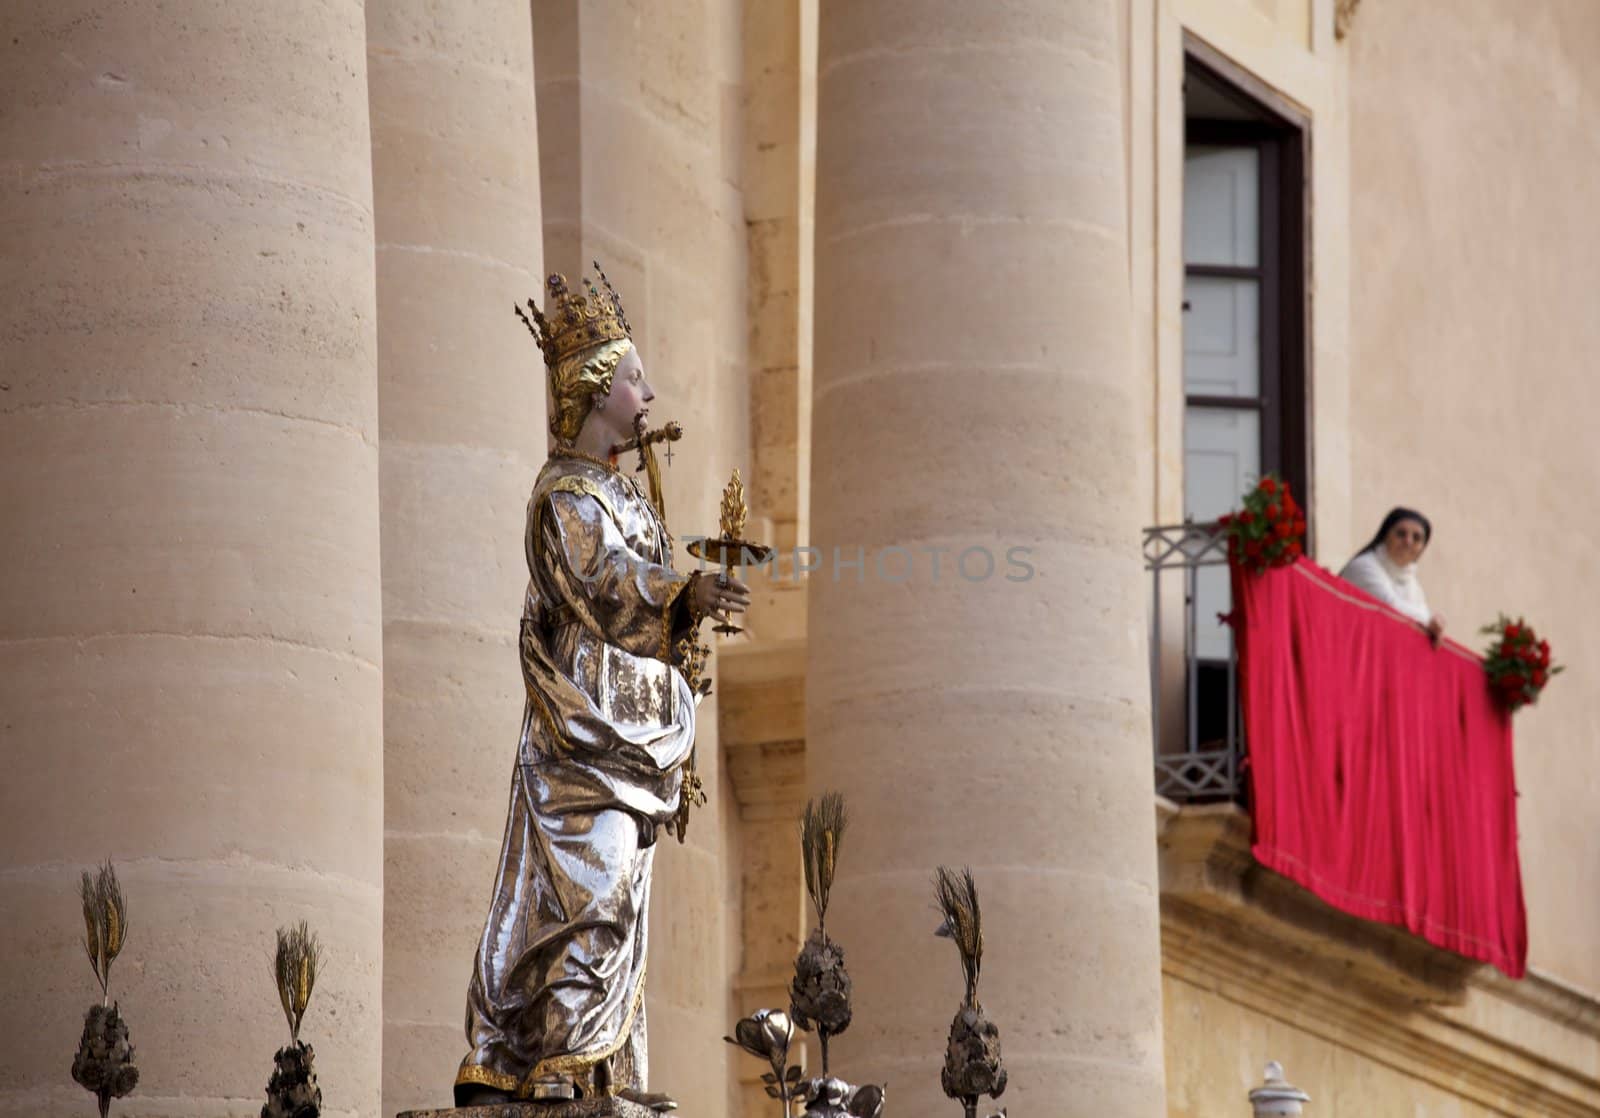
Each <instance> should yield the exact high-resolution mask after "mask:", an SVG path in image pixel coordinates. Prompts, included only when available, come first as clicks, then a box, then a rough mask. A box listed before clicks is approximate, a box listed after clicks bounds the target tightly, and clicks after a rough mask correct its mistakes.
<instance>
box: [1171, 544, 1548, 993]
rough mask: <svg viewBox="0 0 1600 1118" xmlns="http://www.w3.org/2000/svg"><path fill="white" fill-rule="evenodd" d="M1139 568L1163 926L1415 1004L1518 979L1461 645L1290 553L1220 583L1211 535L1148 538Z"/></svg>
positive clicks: (1222, 554) (1503, 859)
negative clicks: (1146, 581) (1470, 985)
mask: <svg viewBox="0 0 1600 1118" xmlns="http://www.w3.org/2000/svg"><path fill="white" fill-rule="evenodd" d="M1144 559H1145V569H1146V571H1147V572H1148V573H1149V574H1150V578H1151V583H1150V585H1151V599H1150V618H1151V639H1150V657H1151V659H1150V669H1151V710H1152V741H1153V758H1152V759H1153V769H1154V778H1155V780H1154V783H1155V791H1156V793H1157V797H1158V799H1157V802H1158V822H1159V826H1160V834H1161V856H1162V857H1161V861H1162V890H1163V913H1164V916H1167V917H1170V918H1172V919H1176V920H1178V924H1180V925H1183V926H1187V927H1193V926H1195V925H1196V924H1197V922H1198V923H1199V924H1205V925H1207V926H1210V927H1211V928H1212V929H1213V932H1214V933H1215V934H1216V935H1217V936H1218V937H1220V938H1221V939H1224V940H1225V939H1227V938H1229V937H1234V938H1242V939H1246V940H1252V941H1254V942H1255V943H1256V944H1257V946H1258V947H1260V948H1263V949H1265V948H1268V947H1269V946H1270V948H1271V949H1273V950H1275V951H1276V952H1277V953H1279V954H1280V955H1283V956H1284V957H1294V958H1297V959H1299V960H1301V964H1299V965H1314V966H1315V967H1318V968H1323V967H1327V966H1331V967H1332V968H1333V969H1332V971H1330V972H1329V974H1330V977H1332V976H1333V975H1334V974H1338V975H1342V976H1343V978H1344V980H1345V981H1349V982H1353V983H1355V984H1358V985H1368V986H1371V987H1373V988H1374V990H1377V991H1382V992H1384V993H1385V996H1390V997H1393V996H1399V997H1402V998H1405V999H1407V1000H1411V1001H1417V1002H1441V1001H1443V1002H1449V1001H1451V1000H1453V999H1455V998H1457V997H1459V996H1460V995H1461V992H1462V990H1463V989H1464V988H1465V984H1466V982H1467V980H1468V978H1469V977H1470V976H1471V975H1472V974H1473V973H1474V972H1475V971H1477V970H1478V969H1479V968H1480V966H1481V964H1482V963H1483V962H1493V963H1494V964H1495V965H1496V966H1498V967H1499V968H1500V969H1502V970H1503V971H1505V972H1506V973H1507V974H1509V975H1511V976H1513V977H1520V976H1521V974H1522V973H1523V967H1524V963H1525V958H1526V928H1525V917H1524V915H1523V902H1522V891H1521V880H1520V878H1521V875H1520V868H1519V866H1518V860H1517V851H1516V820H1515V799H1514V797H1515V790H1514V782H1513V778H1512V772H1511V731H1510V723H1509V719H1508V717H1507V716H1506V715H1505V713H1504V712H1503V711H1502V710H1501V709H1500V708H1499V706H1498V705H1497V703H1496V702H1495V700H1494V698H1493V696H1492V695H1491V694H1490V691H1489V688H1488V687H1487V685H1486V683H1485V682H1484V680H1483V678H1482V667H1481V663H1480V661H1479V659H1478V658H1477V656H1476V654H1475V653H1473V652H1472V651H1471V650H1470V649H1466V648H1463V647H1462V646H1460V645H1455V644H1452V643H1450V642H1446V643H1445V645H1444V646H1443V647H1441V648H1439V649H1438V650H1436V651H1435V650H1434V649H1433V648H1432V647H1431V646H1430V645H1429V643H1428V641H1427V639H1426V638H1425V637H1424V636H1423V635H1422V634H1421V633H1420V631H1419V630H1418V629H1417V627H1416V626H1415V625H1414V624H1412V623H1411V622H1409V621H1406V620H1405V619H1404V618H1401V617H1400V616H1399V615H1397V614H1395V613H1394V612H1393V611H1392V610H1390V609H1389V608H1388V607H1387V606H1384V605H1383V604H1382V603H1379V602H1377V601H1376V600H1374V599H1372V598H1370V597H1368V596H1367V595H1365V594H1363V593H1362V592H1361V591H1359V590H1357V589H1355V588H1354V587H1351V586H1349V585H1348V584H1347V583H1344V582H1342V581H1341V580H1339V579H1337V578H1336V577H1334V576H1333V575H1331V574H1329V573H1328V572H1327V571H1325V570H1322V569H1321V568H1319V567H1317V566H1316V565H1314V564H1312V563H1310V562H1308V561H1305V560H1302V561H1301V562H1299V563H1297V564H1294V565H1292V566H1290V567H1284V568H1277V569H1274V570H1271V571H1268V572H1266V573H1264V574H1261V575H1238V576H1237V577H1232V576H1233V575H1234V572H1230V569H1229V566H1228V561H1227V549H1226V540H1225V537H1224V536H1223V535H1222V534H1221V533H1220V532H1219V531H1218V529H1217V527H1216V526H1215V525H1211V524H1184V525H1177V526H1167V527H1156V528H1151V529H1148V530H1147V531H1146V533H1145V538H1144ZM1234 594H1237V595H1238V596H1239V601H1238V602H1237V603H1236V604H1235V603H1234V602H1233V600H1232V596H1233V595H1234ZM1224 614H1227V615H1228V621H1226V622H1225V621H1224V620H1223V617H1222V615H1224ZM1393 680H1404V681H1405V684H1404V686H1400V687H1397V686H1393V685H1392V682H1391V681H1393ZM1247 743H1248V750H1247ZM1175 926H1176V925H1175Z"/></svg>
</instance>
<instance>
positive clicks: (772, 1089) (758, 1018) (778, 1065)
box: [722, 1009, 800, 1118]
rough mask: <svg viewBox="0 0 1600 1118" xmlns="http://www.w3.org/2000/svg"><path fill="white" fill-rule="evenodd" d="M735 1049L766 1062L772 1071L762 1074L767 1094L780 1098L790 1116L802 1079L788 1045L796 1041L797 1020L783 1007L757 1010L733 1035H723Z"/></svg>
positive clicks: (786, 1114) (784, 1110) (784, 1112)
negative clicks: (795, 1090) (793, 1095)
mask: <svg viewBox="0 0 1600 1118" xmlns="http://www.w3.org/2000/svg"><path fill="white" fill-rule="evenodd" d="M722 1039H723V1040H725V1041H727V1042H728V1043H729V1044H731V1045H733V1046H734V1047H736V1048H742V1049H743V1050H744V1051H746V1052H748V1053H750V1055H752V1056H754V1057H756V1058H757V1059H760V1060H765V1061H767V1063H768V1064H770V1065H771V1066H772V1070H771V1071H769V1072H766V1073H765V1074H763V1075H762V1076H761V1082H763V1083H765V1084H766V1085H767V1094H768V1095H769V1096H771V1097H772V1098H775V1099H777V1100H778V1102H779V1104H780V1105H781V1106H782V1107H783V1115H784V1118H788V1114H789V1099H790V1097H791V1091H792V1089H793V1086H794V1084H795V1083H797V1082H798V1081H799V1079H800V1066H799V1065H798V1064H794V1065H791V1064H790V1063H789V1045H790V1043H791V1042H792V1041H793V1040H794V1023H793V1022H792V1021H790V1020H789V1015H788V1014H787V1013H785V1012H784V1011H783V1010H781V1009H758V1010H756V1011H755V1012H754V1013H752V1014H751V1015H750V1016H749V1017H746V1018H744V1019H743V1020H742V1021H740V1022H739V1023H738V1024H737V1025H735V1026H734V1027H733V1035H732V1036H725V1037H723V1038H722Z"/></svg>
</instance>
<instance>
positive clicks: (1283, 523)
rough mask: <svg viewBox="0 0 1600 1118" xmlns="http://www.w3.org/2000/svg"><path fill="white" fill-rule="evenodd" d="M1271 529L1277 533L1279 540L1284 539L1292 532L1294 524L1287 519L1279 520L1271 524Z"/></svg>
mask: <svg viewBox="0 0 1600 1118" xmlns="http://www.w3.org/2000/svg"><path fill="white" fill-rule="evenodd" d="M1272 530H1273V531H1274V532H1276V533H1277V534H1278V538H1279V539H1280V540H1286V539H1288V538H1289V537H1290V536H1291V535H1293V534H1294V525H1293V524H1290V523H1289V522H1288V521H1287V520H1280V521H1278V522H1277V523H1276V524H1274V525H1273V526H1272Z"/></svg>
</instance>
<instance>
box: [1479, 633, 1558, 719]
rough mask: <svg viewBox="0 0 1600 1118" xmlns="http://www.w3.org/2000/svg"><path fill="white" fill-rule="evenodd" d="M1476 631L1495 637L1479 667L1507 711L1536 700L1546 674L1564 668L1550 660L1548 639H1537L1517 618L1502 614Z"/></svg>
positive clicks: (1547, 675) (1547, 677)
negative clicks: (1486, 675) (1485, 674)
mask: <svg viewBox="0 0 1600 1118" xmlns="http://www.w3.org/2000/svg"><path fill="white" fill-rule="evenodd" d="M1479 632H1482V633H1485V634H1487V635H1490V636H1493V637H1494V638H1495V641H1494V643H1493V644H1491V645H1490V646H1489V647H1488V649H1487V650H1486V651H1485V652H1484V654H1483V670H1484V671H1485V672H1486V673H1488V676H1489V686H1490V687H1491V688H1493V690H1494V693H1495V694H1496V695H1498V696H1499V697H1500V699H1501V701H1502V702H1504V703H1505V704H1506V706H1507V708H1509V709H1511V710H1516V709H1517V708H1518V707H1520V706H1525V705H1527V704H1529V703H1534V702H1537V701H1538V699H1539V692H1541V691H1543V690H1544V685H1545V684H1547V683H1549V682H1550V677H1551V676H1553V675H1556V674H1558V673H1559V672H1562V671H1565V670H1566V669H1565V668H1563V667H1562V666H1561V665H1559V664H1552V663H1551V662H1550V642H1549V641H1546V640H1540V639H1539V634H1538V633H1535V632H1534V631H1533V628H1532V626H1530V625H1529V624H1528V623H1527V622H1526V621H1524V620H1522V618H1520V617H1519V618H1517V619H1516V620H1515V621H1513V620H1511V619H1510V618H1509V617H1507V616H1506V615H1505V614H1503V613H1502V614H1501V615H1500V617H1499V618H1498V619H1497V620H1496V621H1495V623H1494V624H1493V625H1485V626H1484V627H1483V628H1482V629H1481V630H1479Z"/></svg>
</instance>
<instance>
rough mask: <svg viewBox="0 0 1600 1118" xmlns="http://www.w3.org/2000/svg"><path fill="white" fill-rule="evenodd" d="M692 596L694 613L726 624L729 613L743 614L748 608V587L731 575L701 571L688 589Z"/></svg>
mask: <svg viewBox="0 0 1600 1118" xmlns="http://www.w3.org/2000/svg"><path fill="white" fill-rule="evenodd" d="M689 592H690V593H691V594H692V595H693V596H694V608H695V612H696V613H697V614H700V615H702V616H703V615H707V614H709V615H710V616H712V617H715V618H716V619H717V620H718V621H722V622H726V621H727V620H728V615H729V614H730V613H743V612H744V611H745V610H747V609H749V608H750V587H748V586H746V585H745V584H744V583H743V582H741V581H740V580H739V579H737V578H735V577H734V576H732V575H725V574H723V573H721V572H720V571H702V572H700V573H699V575H698V577H696V578H695V580H694V583H693V584H692V585H691V586H690V587H689Z"/></svg>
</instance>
